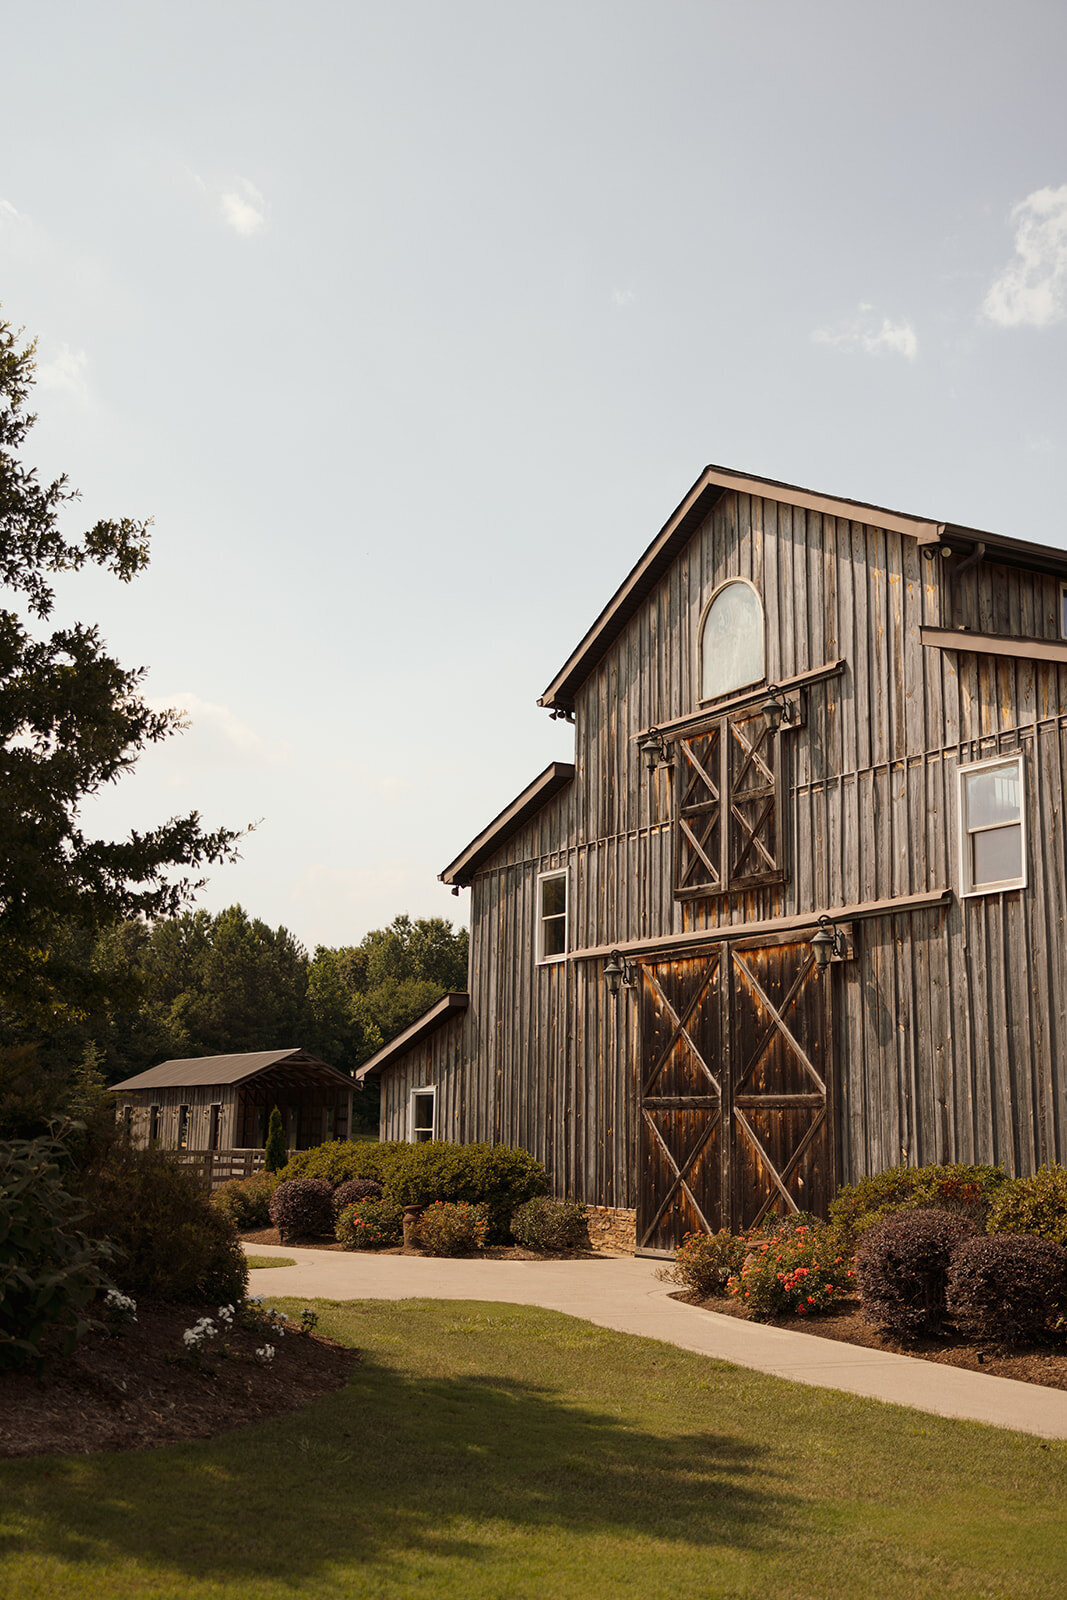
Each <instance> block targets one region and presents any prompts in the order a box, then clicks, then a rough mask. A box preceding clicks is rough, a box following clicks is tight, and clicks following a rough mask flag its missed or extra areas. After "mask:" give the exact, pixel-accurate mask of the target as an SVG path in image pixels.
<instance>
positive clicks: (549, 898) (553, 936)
mask: <svg viewBox="0 0 1067 1600" xmlns="http://www.w3.org/2000/svg"><path fill="white" fill-rule="evenodd" d="M566 954H567V874H566V873H565V872H543V873H542V874H541V876H540V877H539V878H538V880H537V959H538V961H539V962H544V961H562V959H563V957H564V956H565V955H566Z"/></svg>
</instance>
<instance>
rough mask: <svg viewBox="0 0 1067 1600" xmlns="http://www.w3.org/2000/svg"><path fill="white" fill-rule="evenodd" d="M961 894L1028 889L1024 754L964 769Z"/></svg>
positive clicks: (961, 778)
mask: <svg viewBox="0 0 1067 1600" xmlns="http://www.w3.org/2000/svg"><path fill="white" fill-rule="evenodd" d="M958 778H959V828H960V893H961V894H963V895H969V894H996V893H998V891H1000V890H1002V889H1023V888H1025V887H1026V808H1025V802H1024V794H1023V758H1022V756H997V757H994V758H993V759H991V760H989V761H974V762H971V763H969V764H968V765H967V766H964V767H960V769H959V773H958Z"/></svg>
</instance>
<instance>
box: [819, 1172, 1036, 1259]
mask: <svg viewBox="0 0 1067 1600" xmlns="http://www.w3.org/2000/svg"><path fill="white" fill-rule="evenodd" d="M1005 1182H1007V1179H1006V1177H1005V1174H1004V1170H1003V1168H1002V1167H965V1166H959V1165H952V1166H929V1167H890V1168H889V1169H888V1171H886V1172H880V1173H878V1175H877V1176H876V1177H873V1178H863V1179H861V1180H860V1182H859V1183H854V1184H845V1185H844V1186H843V1187H842V1188H841V1189H839V1190H838V1192H837V1198H836V1200H833V1201H832V1202H831V1204H830V1222H831V1223H832V1224H833V1226H834V1227H835V1228H836V1229H837V1231H838V1233H839V1234H840V1237H841V1242H842V1244H843V1245H844V1246H845V1247H846V1248H848V1249H854V1248H855V1246H856V1244H857V1243H858V1241H859V1240H860V1238H861V1237H862V1236H863V1234H865V1233H866V1232H867V1230H868V1228H873V1227H874V1225H875V1223H877V1222H881V1221H882V1219H883V1217H887V1216H890V1215H891V1214H892V1213H893V1212H896V1211H912V1210H924V1211H925V1210H930V1209H933V1210H937V1211H954V1212H958V1213H959V1214H960V1215H961V1216H965V1217H969V1218H970V1219H971V1220H972V1221H973V1222H974V1223H976V1224H977V1225H978V1226H979V1227H984V1226H985V1219H986V1216H987V1214H988V1212H989V1207H990V1204H991V1202H992V1200H993V1197H994V1195H995V1194H996V1193H997V1191H998V1189H999V1188H1000V1187H1001V1185H1002V1184H1004V1183H1005Z"/></svg>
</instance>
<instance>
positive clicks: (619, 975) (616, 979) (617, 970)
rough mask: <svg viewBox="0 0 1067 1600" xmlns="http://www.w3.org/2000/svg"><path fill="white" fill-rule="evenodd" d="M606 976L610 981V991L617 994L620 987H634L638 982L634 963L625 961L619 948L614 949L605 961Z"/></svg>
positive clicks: (608, 981)
mask: <svg viewBox="0 0 1067 1600" xmlns="http://www.w3.org/2000/svg"><path fill="white" fill-rule="evenodd" d="M604 976H605V978H606V979H607V983H608V993H609V994H610V995H617V994H618V992H619V990H620V989H623V988H625V989H632V988H633V987H634V985H635V984H636V982H637V978H636V975H635V973H634V969H633V963H632V962H630V961H624V960H623V958H622V956H621V955H620V954H619V952H618V951H617V950H613V951H612V952H611V954H610V956H609V957H608V959H607V960H606V961H605V963H604Z"/></svg>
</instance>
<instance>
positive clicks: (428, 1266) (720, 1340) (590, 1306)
mask: <svg viewBox="0 0 1067 1600" xmlns="http://www.w3.org/2000/svg"><path fill="white" fill-rule="evenodd" d="M247 1250H248V1253H249V1254H250V1255H259V1256H267V1255H278V1256H290V1257H291V1258H292V1259H293V1260H294V1261H295V1262H296V1265H295V1266H292V1267H266V1268H263V1269H261V1270H259V1271H253V1272H251V1273H250V1274H249V1276H250V1278H251V1293H252V1294H262V1295H266V1296H268V1297H273V1296H277V1297H279V1298H281V1297H282V1296H283V1295H284V1296H292V1297H294V1298H295V1299H298V1300H299V1299H304V1300H311V1299H323V1300H410V1299H420V1300H421V1299H425V1300H503V1301H507V1302H508V1303H510V1304H512V1305H530V1306H544V1307H545V1308H546V1309H548V1310H551V1311H563V1312H566V1313H567V1314H568V1315H569V1316H572V1317H584V1318H585V1319H586V1321H588V1322H595V1323H598V1324H599V1325H600V1326H601V1327H604V1328H614V1329H615V1330H616V1331H618V1332H619V1333H637V1334H643V1335H644V1336H645V1337H646V1338H649V1339H663V1340H665V1341H666V1342H667V1343H668V1344H675V1345H679V1346H680V1347H681V1348H682V1349H683V1350H694V1351H696V1352H697V1354H698V1355H705V1356H716V1357H718V1358H719V1359H720V1360H723V1361H732V1362H735V1363H736V1364H737V1365H738V1366H741V1367H754V1368H755V1369H756V1370H757V1371H758V1372H768V1373H772V1374H773V1375H774V1376H775V1377H778V1378H790V1379H792V1380H794V1381H795V1382H798V1383H811V1384H815V1385H817V1386H819V1387H820V1388H824V1389H843V1390H844V1391H845V1392H846V1393H848V1394H859V1395H865V1396H867V1397H868V1398H869V1399H872V1400H886V1401H889V1402H890V1403H892V1404H894V1405H902V1406H911V1407H914V1408H915V1409H916V1410H919V1411H932V1412H935V1413H936V1414H937V1415H938V1416H942V1417H966V1418H969V1419H970V1420H971V1421H974V1422H988V1423H991V1424H993V1425H994V1426H995V1427H998V1428H1016V1429H1018V1430H1019V1431H1020V1432H1022V1433H1034V1434H1040V1435H1041V1436H1043V1437H1044V1438H1048V1439H1067V1390H1063V1389H1045V1388H1042V1387H1040V1386H1039V1385H1037V1384H1032V1383H1017V1382H1016V1381H1015V1380H1014V1379H1012V1378H995V1377H993V1376H992V1375H990V1374H986V1373H983V1372H970V1371H967V1370H965V1369H964V1368H961V1367H947V1366H943V1365H941V1364H940V1363H939V1362H936V1361H922V1360H919V1359H918V1358H916V1357H914V1356H899V1355H893V1354H891V1353H889V1352H887V1351H884V1350H865V1349H861V1348H860V1347H859V1346H857V1345H849V1344H842V1343H841V1342H840V1341H838V1340H834V1339H820V1338H818V1337H816V1336H815V1335H813V1334H808V1333H789V1332H787V1331H786V1330H785V1329H784V1328H772V1327H766V1326H764V1325H763V1324H761V1323H758V1322H745V1321H743V1320H741V1319H740V1318H737V1317H723V1316H718V1315H716V1313H714V1312H710V1311H703V1310H701V1309H700V1308H699V1307H697V1306H687V1305H684V1304H682V1303H681V1302H680V1301H678V1300H672V1299H671V1298H670V1285H669V1284H665V1283H661V1282H660V1281H659V1279H658V1277H657V1272H658V1270H659V1267H660V1265H661V1264H660V1263H659V1262H656V1261H650V1260H637V1259H634V1258H632V1257H629V1256H616V1257H612V1256H601V1257H598V1258H596V1259H595V1260H588V1261H494V1260H490V1261H484V1260H482V1261H478V1260H472V1261H467V1260H454V1261H447V1260H441V1259H435V1258H434V1257H431V1256H400V1255H395V1256H393V1255H377V1254H371V1253H366V1254H364V1253H361V1252H359V1251H354V1252H351V1253H349V1252H342V1251H336V1250H300V1249H288V1248H285V1247H278V1246H276V1245H264V1244H257V1245H249V1246H247Z"/></svg>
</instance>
